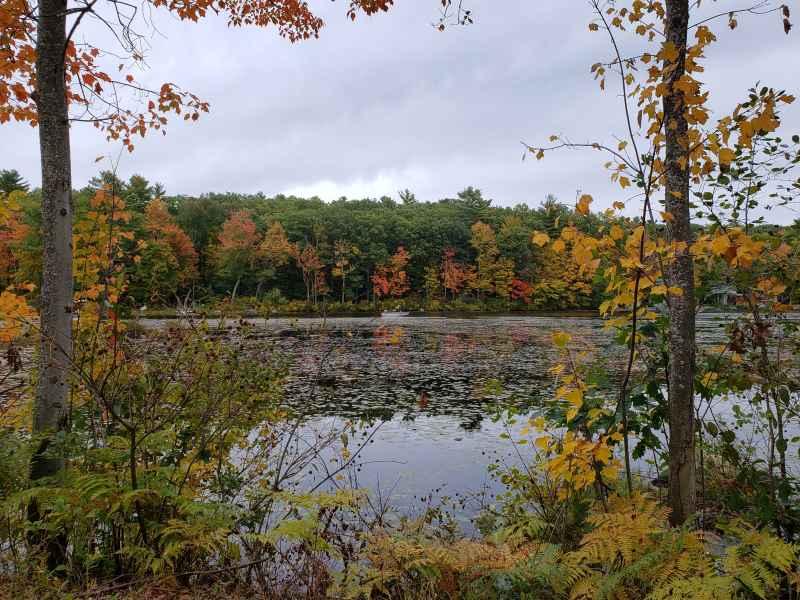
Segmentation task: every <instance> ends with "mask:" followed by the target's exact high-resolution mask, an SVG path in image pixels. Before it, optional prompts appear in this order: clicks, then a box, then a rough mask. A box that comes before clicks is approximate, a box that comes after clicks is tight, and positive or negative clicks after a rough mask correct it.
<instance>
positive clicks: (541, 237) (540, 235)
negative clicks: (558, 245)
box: [531, 231, 550, 248]
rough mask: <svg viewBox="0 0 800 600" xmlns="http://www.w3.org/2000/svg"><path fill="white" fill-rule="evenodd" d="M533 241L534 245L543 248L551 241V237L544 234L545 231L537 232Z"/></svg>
mask: <svg viewBox="0 0 800 600" xmlns="http://www.w3.org/2000/svg"><path fill="white" fill-rule="evenodd" d="M531 239H532V241H533V243H534V244H536V245H537V246H539V247H540V248H541V247H542V246H545V245H546V244H547V243H548V242H549V241H550V236H549V235H547V234H546V233H544V232H543V231H535V232H534V233H533V237H532V238H531Z"/></svg>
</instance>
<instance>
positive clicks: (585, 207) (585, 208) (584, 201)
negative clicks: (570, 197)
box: [575, 194, 594, 215]
mask: <svg viewBox="0 0 800 600" xmlns="http://www.w3.org/2000/svg"><path fill="white" fill-rule="evenodd" d="M593 200H594V199H593V198H592V197H591V196H590V195H589V194H583V195H582V196H581V197H580V198H579V199H578V203H577V204H576V205H575V210H576V211H577V212H578V213H580V214H582V215H588V214H589V205H590V204H591V203H592V201H593Z"/></svg>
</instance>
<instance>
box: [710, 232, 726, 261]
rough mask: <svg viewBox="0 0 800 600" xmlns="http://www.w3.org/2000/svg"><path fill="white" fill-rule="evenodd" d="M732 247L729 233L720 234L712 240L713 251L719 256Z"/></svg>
mask: <svg viewBox="0 0 800 600" xmlns="http://www.w3.org/2000/svg"><path fill="white" fill-rule="evenodd" d="M730 247H731V240H730V239H729V238H728V236H727V235H719V236H717V237H715V238H714V240H713V241H712V242H711V251H712V252H713V253H714V254H716V255H717V256H722V255H723V254H725V253H726V252H727V251H728V248H730Z"/></svg>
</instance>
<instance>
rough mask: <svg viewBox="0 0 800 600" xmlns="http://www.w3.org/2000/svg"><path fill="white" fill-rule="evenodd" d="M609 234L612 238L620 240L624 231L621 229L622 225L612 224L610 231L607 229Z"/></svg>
mask: <svg viewBox="0 0 800 600" xmlns="http://www.w3.org/2000/svg"><path fill="white" fill-rule="evenodd" d="M609 235H610V236H611V239H612V240H615V241H616V240H621V239H622V238H623V237H624V236H625V232H624V231H622V227H620V226H619V225H612V226H611V231H609Z"/></svg>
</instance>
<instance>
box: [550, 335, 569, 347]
mask: <svg viewBox="0 0 800 600" xmlns="http://www.w3.org/2000/svg"><path fill="white" fill-rule="evenodd" d="M570 341H572V336H571V335H570V334H568V333H567V332H566V331H556V332H555V333H553V343H554V344H555V345H556V346H557V347H559V348H566V347H567V344H569V343H570Z"/></svg>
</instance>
